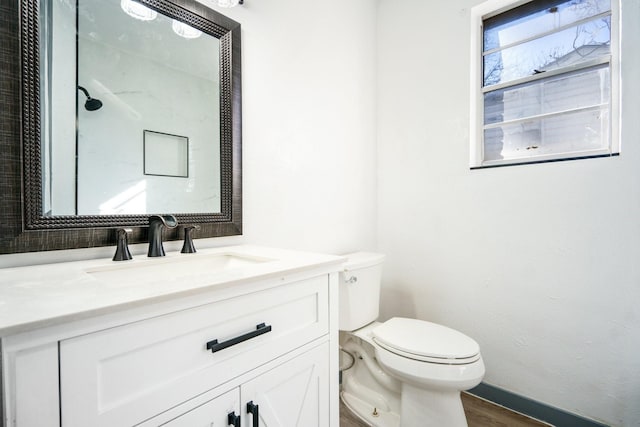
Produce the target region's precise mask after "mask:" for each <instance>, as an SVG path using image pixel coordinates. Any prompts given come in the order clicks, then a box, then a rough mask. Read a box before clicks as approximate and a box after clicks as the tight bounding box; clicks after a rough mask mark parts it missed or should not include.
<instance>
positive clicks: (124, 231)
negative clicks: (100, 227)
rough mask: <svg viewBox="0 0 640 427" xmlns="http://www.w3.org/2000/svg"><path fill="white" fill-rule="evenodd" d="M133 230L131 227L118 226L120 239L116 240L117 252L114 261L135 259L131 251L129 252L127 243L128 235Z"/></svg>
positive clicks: (117, 234)
mask: <svg viewBox="0 0 640 427" xmlns="http://www.w3.org/2000/svg"><path fill="white" fill-rule="evenodd" d="M131 232H132V230H131V229H130V228H118V229H117V230H116V237H117V239H118V241H117V242H116V254H115V255H114V256H113V260H114V261H128V260H130V259H133V257H132V256H131V252H129V246H128V245H127V243H128V238H127V236H128V235H129V233H131Z"/></svg>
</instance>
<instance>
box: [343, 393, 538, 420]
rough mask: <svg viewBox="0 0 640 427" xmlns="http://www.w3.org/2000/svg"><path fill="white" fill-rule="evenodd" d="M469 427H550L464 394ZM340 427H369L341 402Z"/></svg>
mask: <svg viewBox="0 0 640 427" xmlns="http://www.w3.org/2000/svg"><path fill="white" fill-rule="evenodd" d="M462 405H463V406H464V412H465V414H466V415H467V422H468V423H469V427H549V426H550V424H546V423H543V422H540V421H537V420H534V419H533V418H529V417H526V416H524V415H521V414H518V413H517V412H513V411H510V410H508V409H505V408H503V407H501V406H498V405H496V404H494V403H491V402H489V401H486V400H483V399H480V398H478V397H475V396H473V395H470V394H467V393H462ZM340 427H369V426H368V425H367V424H365V423H363V422H362V421H360V419H359V418H358V417H356V416H355V415H353V414H352V413H351V411H349V410H348V409H347V408H346V407H345V406H344V405H343V404H342V402H340ZM443 427H445V426H443Z"/></svg>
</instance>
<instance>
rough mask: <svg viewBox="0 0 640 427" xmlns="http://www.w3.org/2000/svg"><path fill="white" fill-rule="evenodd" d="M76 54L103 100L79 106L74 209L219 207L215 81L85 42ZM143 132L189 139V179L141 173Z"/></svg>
mask: <svg viewBox="0 0 640 427" xmlns="http://www.w3.org/2000/svg"><path fill="white" fill-rule="evenodd" d="M197 54H200V55H202V54H205V55H206V54H210V55H216V53H215V52H211V53H205V52H198V53H197ZM78 56H79V67H78V69H79V71H78V73H79V76H78V81H79V82H81V83H82V85H84V86H85V87H86V88H87V89H88V90H89V93H91V96H92V97H94V98H98V99H100V100H102V102H103V104H104V106H103V108H101V109H100V110H98V111H94V112H89V111H86V110H84V109H82V108H80V109H79V111H78V213H79V214H81V215H88V214H110V213H113V214H121V213H122V214H124V213H135V214H139V213H154V212H155V213H158V212H169V213H179V212H219V210H220V179H219V176H220V163H219V160H218V158H219V149H220V147H219V143H218V141H219V134H220V127H219V116H220V115H219V103H218V99H219V95H218V91H219V89H218V82H217V81H215V82H213V81H210V80H205V79H204V78H200V77H194V76H193V75H190V74H188V73H187V72H184V71H181V70H177V69H173V68H169V67H167V66H165V65H164V64H161V63H157V62H154V61H151V60H148V59H145V58H141V57H136V56H132V55H130V54H128V53H126V52H123V51H121V50H117V49H114V48H112V47H110V46H106V45H104V44H100V43H96V42H94V41H92V40H86V39H81V40H80V41H79V55H78ZM216 61H217V60H216ZM145 129H146V130H152V131H156V132H163V133H168V134H174V135H181V136H186V137H188V138H189V177H188V178H178V177H164V176H149V175H144V174H143V131H144V130H145Z"/></svg>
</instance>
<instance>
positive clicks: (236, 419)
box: [227, 411, 240, 427]
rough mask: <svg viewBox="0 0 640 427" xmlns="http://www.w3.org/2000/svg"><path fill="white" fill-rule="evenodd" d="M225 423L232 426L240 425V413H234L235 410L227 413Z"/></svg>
mask: <svg viewBox="0 0 640 427" xmlns="http://www.w3.org/2000/svg"><path fill="white" fill-rule="evenodd" d="M227 424H228V425H230V426H233V427H240V415H236V412H235V411H233V412H232V413H230V414H229V415H227Z"/></svg>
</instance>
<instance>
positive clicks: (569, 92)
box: [484, 65, 611, 125]
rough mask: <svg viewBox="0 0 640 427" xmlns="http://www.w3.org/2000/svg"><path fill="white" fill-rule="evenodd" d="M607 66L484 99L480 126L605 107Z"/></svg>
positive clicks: (607, 91)
mask: <svg viewBox="0 0 640 427" xmlns="http://www.w3.org/2000/svg"><path fill="white" fill-rule="evenodd" d="M610 86H611V81H610V79H609V66H608V65H601V66H598V67H593V68H589V69H585V70H580V71H575V72H573V73H567V74H562V75H558V76H554V77H550V78H548V79H543V80H538V81H535V82H531V83H524V84H520V85H517V86H511V87H508V88H505V89H500V90H495V91H492V92H488V93H486V94H485V95H484V114H485V116H484V124H485V125H486V124H492V123H500V122H504V121H509V120H517V119H522V118H526V117H531V116H535V115H539V114H548V113H557V112H561V111H566V110H571V109H577V108H582V107H589V106H594V105H599V104H608V103H609V92H610Z"/></svg>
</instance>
